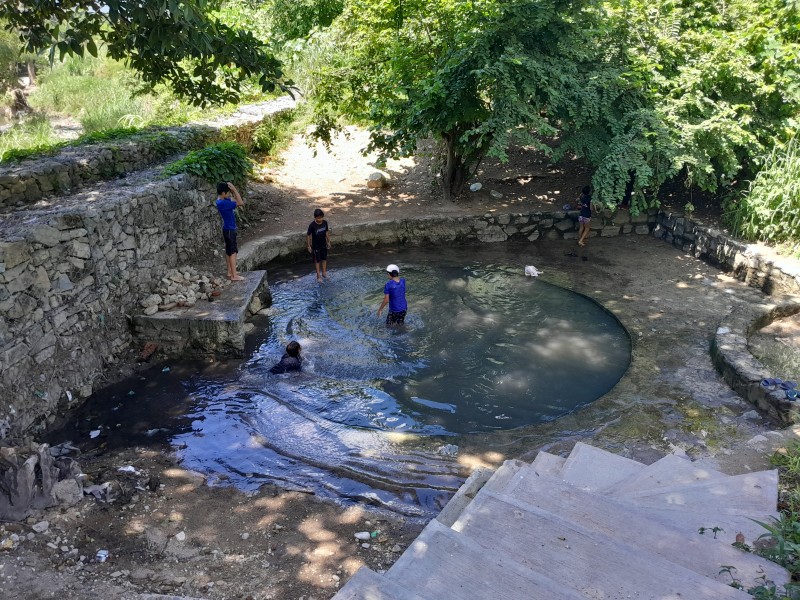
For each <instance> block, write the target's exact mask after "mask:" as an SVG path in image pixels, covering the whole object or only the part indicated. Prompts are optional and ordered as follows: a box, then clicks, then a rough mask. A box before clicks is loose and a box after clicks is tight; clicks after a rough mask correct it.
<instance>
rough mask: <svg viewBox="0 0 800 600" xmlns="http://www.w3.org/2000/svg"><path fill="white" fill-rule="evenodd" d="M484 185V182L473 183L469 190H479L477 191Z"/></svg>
mask: <svg viewBox="0 0 800 600" xmlns="http://www.w3.org/2000/svg"><path fill="white" fill-rule="evenodd" d="M482 187H483V184H482V183H473V184H472V185H471V186H469V191H470V192H477V191H479V190H480V189H481V188H482Z"/></svg>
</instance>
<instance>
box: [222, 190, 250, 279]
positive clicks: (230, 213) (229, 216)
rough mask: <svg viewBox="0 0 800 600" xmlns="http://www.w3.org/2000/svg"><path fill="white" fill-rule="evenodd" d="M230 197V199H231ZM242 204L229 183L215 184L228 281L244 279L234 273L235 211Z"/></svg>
mask: <svg viewBox="0 0 800 600" xmlns="http://www.w3.org/2000/svg"><path fill="white" fill-rule="evenodd" d="M231 195H232V197H231ZM243 204H244V201H243V200H242V196H241V195H240V194H239V190H237V189H236V186H234V185H233V184H232V183H231V182H230V181H228V182H225V181H222V182H220V183H218V184H217V210H218V211H219V215H220V216H221V217H222V239H223V240H225V256H226V259H225V260H226V262H227V264H228V279H230V280H231V281H242V280H243V279H244V277H242V276H240V275H239V274H238V273H237V272H236V256H237V254H238V253H239V246H238V245H237V244H236V213H235V211H236V209H237V208H239V207H240V206H242V205H243Z"/></svg>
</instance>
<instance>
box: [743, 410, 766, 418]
mask: <svg viewBox="0 0 800 600" xmlns="http://www.w3.org/2000/svg"><path fill="white" fill-rule="evenodd" d="M742 417H744V418H745V419H760V418H761V415H760V414H759V413H758V411H757V410H748V411H747V412H746V413H744V414H743V415H742Z"/></svg>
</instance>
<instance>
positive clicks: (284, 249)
mask: <svg viewBox="0 0 800 600" xmlns="http://www.w3.org/2000/svg"><path fill="white" fill-rule="evenodd" d="M578 214H579V213H578V212H577V211H570V212H563V211H556V212H537V213H530V214H522V213H516V214H494V213H488V214H485V215H482V216H474V217H425V218H420V219H403V220H400V221H377V222H372V223H369V224H368V225H349V226H344V227H339V228H337V229H335V230H334V231H333V237H332V243H333V244H334V245H335V246H336V247H337V248H338V247H342V246H348V247H359V246H362V247H363V246H371V247H376V246H386V245H398V244H401V245H415V246H421V245H427V244H432V245H435V244H442V243H469V242H484V243H495V242H506V241H526V240H527V241H530V242H533V241H537V240H575V239H577V238H578ZM656 214H657V213H656V211H651V212H650V213H649V214H641V215H638V216H636V217H631V216H630V215H629V214H628V213H627V212H626V211H619V212H617V213H613V212H607V213H606V214H605V216H598V217H597V218H594V219H592V235H593V236H595V237H596V236H602V237H612V236H617V235H627V234H638V235H648V234H649V233H650V232H651V231H652V228H653V227H654V226H655V222H656ZM305 255H306V237H305V232H304V231H303V232H296V233H292V234H286V235H273V236H266V237H264V238H261V239H259V240H255V241H253V242H250V243H248V244H247V245H246V247H244V248H242V249H241V252H240V253H239V264H240V265H242V268H243V269H247V270H253V269H258V268H262V267H264V266H265V265H267V264H268V263H269V262H271V261H273V260H275V259H276V258H292V257H299V256H305Z"/></svg>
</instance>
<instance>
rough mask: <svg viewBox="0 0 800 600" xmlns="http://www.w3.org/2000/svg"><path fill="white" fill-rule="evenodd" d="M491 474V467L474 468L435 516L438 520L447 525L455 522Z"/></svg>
mask: <svg viewBox="0 0 800 600" xmlns="http://www.w3.org/2000/svg"><path fill="white" fill-rule="evenodd" d="M493 474H494V471H492V470H491V469H475V470H474V471H473V472H472V474H471V475H470V476H469V477H467V480H466V481H465V482H464V483H463V484H462V485H461V487H460V488H458V491H457V492H456V493H455V495H454V496H453V497H452V498H450V500H449V501H448V503H447V504H446V505H445V507H444V508H443V509H442V512H440V513H439V514H438V515H437V516H436V518H437V519H438V520H439V522H440V523H442V524H443V525H447V526H448V527H450V526H451V525H452V524H453V523H455V522H456V519H458V517H459V515H460V514H461V512H462V511H463V510H464V508H465V507H466V506H467V505H468V504H469V503H470V502H472V499H473V498H475V495H476V494H477V493H478V492H479V491H480V490H481V488H482V487H483V486H484V485H485V484H486V482H487V481H489V479H490V478H491V477H492V475H493Z"/></svg>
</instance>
